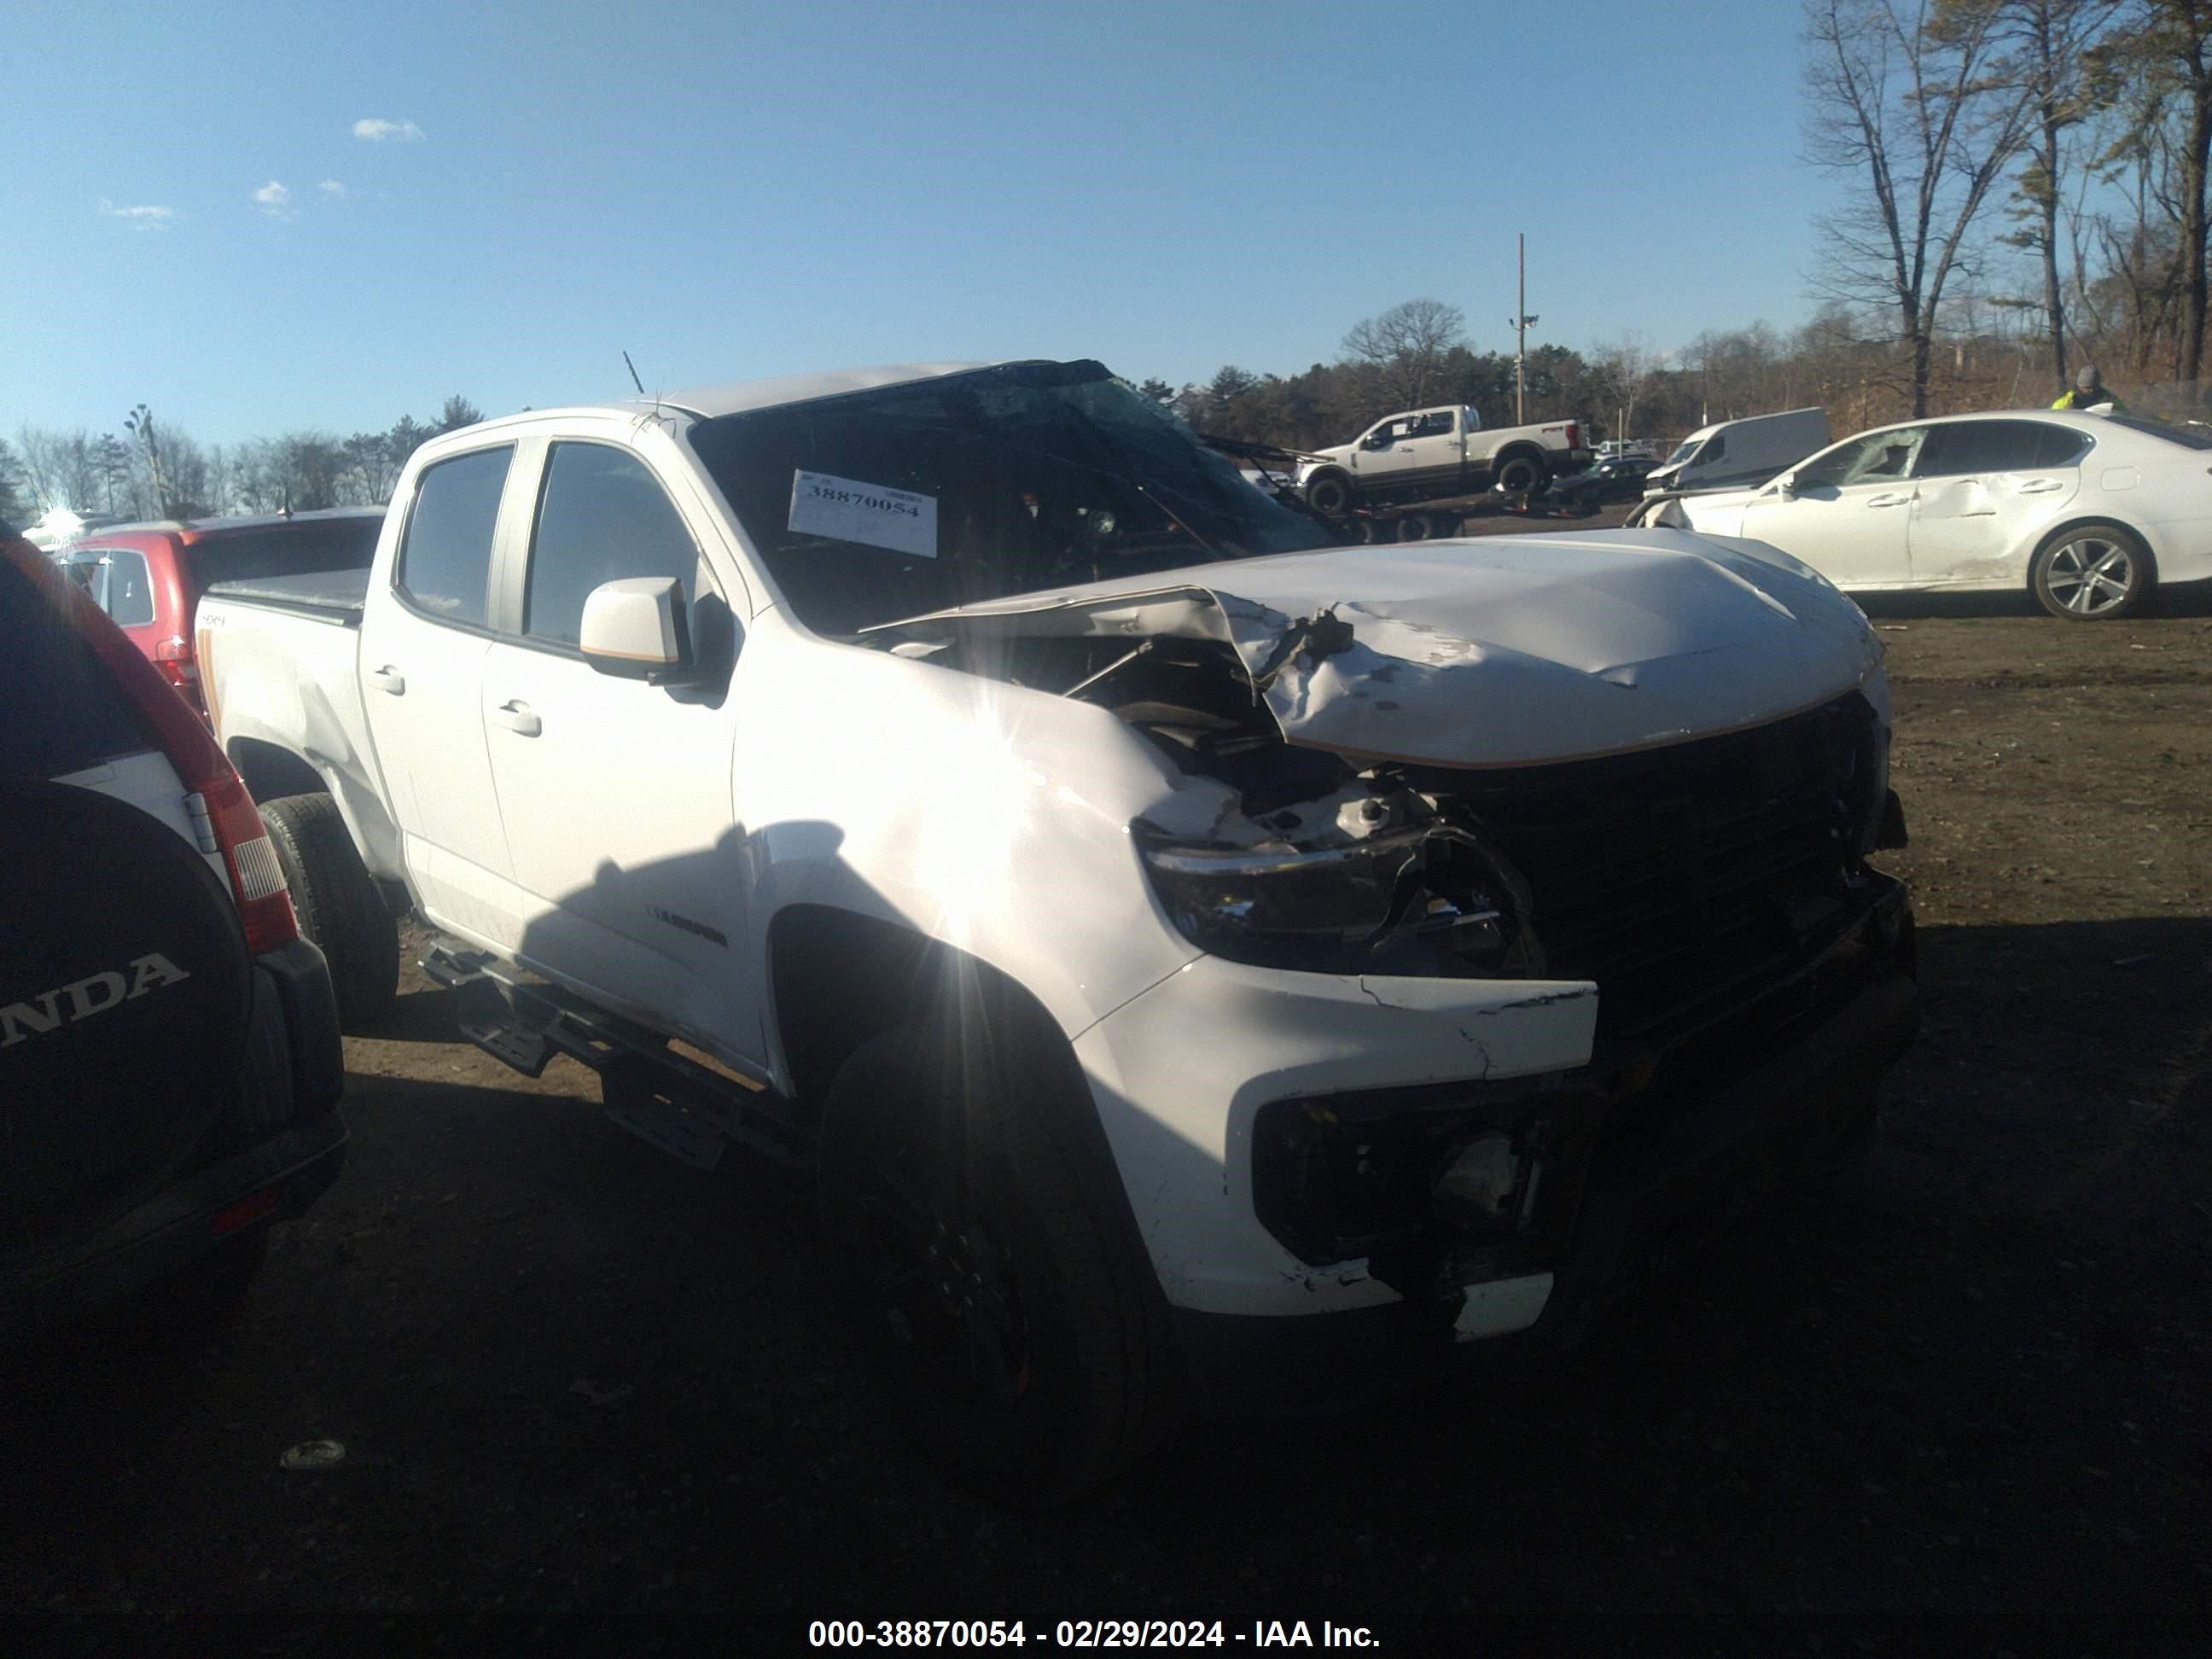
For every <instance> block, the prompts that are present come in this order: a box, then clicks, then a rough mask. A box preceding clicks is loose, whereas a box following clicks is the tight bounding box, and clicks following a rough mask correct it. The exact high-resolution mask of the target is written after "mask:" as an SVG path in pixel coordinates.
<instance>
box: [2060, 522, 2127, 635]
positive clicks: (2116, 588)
mask: <svg viewBox="0 0 2212 1659" xmlns="http://www.w3.org/2000/svg"><path fill="white" fill-rule="evenodd" d="M2135 575H2136V571H2135V559H2134V556H2133V555H2132V554H2130V551H2129V550H2128V549H2127V548H2125V547H2124V546H2123V545H2121V544H2119V543H2118V542H2116V541H2114V540H2112V538H2109V537H2105V536H2084V537H2082V538H2080V539H2079V540H2077V541H2071V542H2068V543H2067V544H2065V545H2064V546H2063V547H2060V548H2058V549H2057V550H2055V551H2054V552H2053V553H2052V554H2051V569H2050V573H2049V574H2047V575H2046V576H2045V578H2044V585H2045V586H2046V587H2047V588H2049V589H2050V592H2051V598H2052V599H2054V600H2056V601H2057V603H2058V605H2060V606H2062V607H2063V609H2065V610H2067V611H2071V612H2072V613H2073V614H2074V615H2075V616H2077V617H2100V616H2102V615H2104V614H2105V612H2106V611H2111V610H2112V609H2114V608H2115V607H2117V606H2118V605H2122V604H2123V603H2124V602H2125V601H2126V599H2127V597H2128V594H2129V592H2130V591H2131V590H2132V589H2133V588H2134V586H2135Z"/></svg>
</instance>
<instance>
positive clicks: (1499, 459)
mask: <svg viewBox="0 0 2212 1659" xmlns="http://www.w3.org/2000/svg"><path fill="white" fill-rule="evenodd" d="M1515 461H1533V462H1534V463H1535V465H1536V470H1537V471H1538V472H1539V473H1541V475H1542V476H1543V477H1546V478H1549V477H1551V476H1552V474H1553V465H1552V458H1551V457H1550V456H1549V455H1547V454H1546V453H1544V448H1543V446H1542V445H1541V444H1533V443H1530V442H1529V441H1528V440H1527V439H1525V438H1524V439H1521V440H1518V441H1515V442H1513V443H1510V444H1507V445H1506V446H1505V447H1504V448H1502V449H1500V450H1498V452H1497V453H1495V454H1493V455H1492V457H1491V458H1490V476H1491V477H1492V478H1493V479H1494V478H1496V477H1498V474H1500V473H1501V472H1503V471H1505V469H1506V467H1507V466H1508V465H1510V464H1511V463H1512V462H1515Z"/></svg>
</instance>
